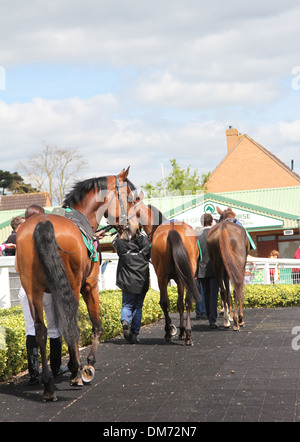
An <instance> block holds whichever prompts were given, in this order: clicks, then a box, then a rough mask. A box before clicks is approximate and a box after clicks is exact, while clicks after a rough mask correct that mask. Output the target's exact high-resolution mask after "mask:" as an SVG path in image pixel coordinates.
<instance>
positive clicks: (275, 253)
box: [269, 250, 280, 284]
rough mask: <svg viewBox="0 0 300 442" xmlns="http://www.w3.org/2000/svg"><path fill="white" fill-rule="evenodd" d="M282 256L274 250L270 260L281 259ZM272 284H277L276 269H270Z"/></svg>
mask: <svg viewBox="0 0 300 442" xmlns="http://www.w3.org/2000/svg"><path fill="white" fill-rule="evenodd" d="M279 257H280V255H279V252H278V251H277V250H272V252H271V253H270V255H269V259H279ZM278 279H280V277H279V270H278ZM270 282H271V284H274V283H275V269H270Z"/></svg>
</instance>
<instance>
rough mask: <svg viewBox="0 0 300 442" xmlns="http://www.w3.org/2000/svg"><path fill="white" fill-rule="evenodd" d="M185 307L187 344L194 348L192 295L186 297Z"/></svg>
mask: <svg viewBox="0 0 300 442" xmlns="http://www.w3.org/2000/svg"><path fill="white" fill-rule="evenodd" d="M185 306H186V325H185V333H186V337H185V344H186V345H191V346H193V345H194V342H193V339H192V326H191V310H192V295H191V294H189V293H187V294H186V297H185Z"/></svg>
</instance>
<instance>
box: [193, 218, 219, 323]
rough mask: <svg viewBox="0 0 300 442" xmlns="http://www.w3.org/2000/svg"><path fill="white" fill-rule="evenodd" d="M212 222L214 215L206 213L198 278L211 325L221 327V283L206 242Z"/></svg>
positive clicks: (199, 236) (201, 239)
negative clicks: (219, 319) (219, 320)
mask: <svg viewBox="0 0 300 442" xmlns="http://www.w3.org/2000/svg"><path fill="white" fill-rule="evenodd" d="M212 223H213V217H212V215H210V214H208V213H206V214H205V215H204V228H203V230H202V231H201V232H200V234H199V235H198V241H199V244H200V249H201V253H202V259H201V260H200V262H199V266H198V278H199V280H200V284H201V287H202V290H203V294H204V300H205V307H206V314H207V317H208V320H209V325H210V327H211V328H219V327H218V325H217V316H218V311H217V306H218V296H219V284H218V282H217V280H216V278H215V275H214V271H213V268H212V265H211V262H210V259H209V255H208V250H207V244H206V240H207V235H208V232H209V230H210V228H211V226H212Z"/></svg>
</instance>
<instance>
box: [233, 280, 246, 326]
mask: <svg viewBox="0 0 300 442" xmlns="http://www.w3.org/2000/svg"><path fill="white" fill-rule="evenodd" d="M235 293H236V301H235V302H238V304H239V326H240V327H244V325H245V321H244V314H243V297H244V295H243V282H242V283H241V284H237V285H236V289H235Z"/></svg>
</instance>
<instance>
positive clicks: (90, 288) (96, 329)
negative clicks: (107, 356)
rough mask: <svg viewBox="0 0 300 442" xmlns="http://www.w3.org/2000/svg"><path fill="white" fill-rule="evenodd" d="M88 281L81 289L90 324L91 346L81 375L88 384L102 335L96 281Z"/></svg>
mask: <svg viewBox="0 0 300 442" xmlns="http://www.w3.org/2000/svg"><path fill="white" fill-rule="evenodd" d="M89 281H90V283H86V284H85V285H84V286H83V288H82V289H81V293H82V296H83V299H84V301H85V303H86V306H87V309H88V312H89V316H90V320H91V322H92V346H91V350H90V353H89V355H88V357H87V363H88V365H87V366H85V367H83V373H82V376H83V380H84V381H85V382H90V381H91V380H92V379H93V377H94V373H95V369H94V366H95V363H96V354H97V348H98V345H99V340H100V337H101V334H102V325H101V321H100V316H99V292H98V285H97V284H98V281H97V279H96V278H90V279H89Z"/></svg>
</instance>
